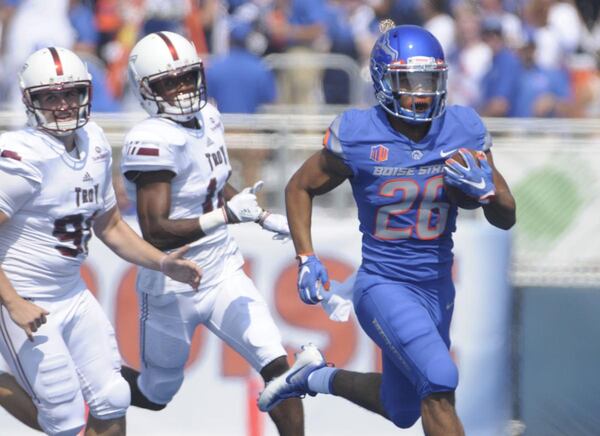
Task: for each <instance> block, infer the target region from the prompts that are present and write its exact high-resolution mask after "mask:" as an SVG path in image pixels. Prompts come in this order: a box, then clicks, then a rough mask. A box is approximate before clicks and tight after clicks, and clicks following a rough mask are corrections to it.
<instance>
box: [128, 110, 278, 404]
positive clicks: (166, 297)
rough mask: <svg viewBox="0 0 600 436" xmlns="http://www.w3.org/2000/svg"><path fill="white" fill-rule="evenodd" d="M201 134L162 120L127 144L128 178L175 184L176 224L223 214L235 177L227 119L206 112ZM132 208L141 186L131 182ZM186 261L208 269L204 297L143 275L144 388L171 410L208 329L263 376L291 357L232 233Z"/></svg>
mask: <svg viewBox="0 0 600 436" xmlns="http://www.w3.org/2000/svg"><path fill="white" fill-rule="evenodd" d="M197 119H198V122H199V124H200V126H201V128H200V129H188V128H185V127H183V126H181V125H180V124H178V123H176V122H174V121H171V120H168V119H165V118H159V117H151V118H148V119H146V120H144V121H142V122H140V123H139V124H137V125H136V126H135V127H134V128H133V129H132V130H131V131H130V132H129V133H128V135H127V136H126V138H125V147H124V149H123V155H122V158H121V170H122V172H123V173H124V174H125V173H127V172H128V171H134V172H135V171H142V172H147V171H159V170H168V171H171V172H172V173H174V174H175V176H174V177H173V178H172V179H171V211H170V215H169V217H170V219H186V218H196V217H199V216H200V215H202V214H203V213H207V212H210V211H211V210H213V209H214V208H217V207H221V206H223V196H222V194H221V192H222V190H223V188H224V187H225V184H226V183H227V179H228V178H229V175H230V173H231V165H230V162H229V157H228V155H227V149H226V147H225V137H224V129H223V124H222V122H221V116H220V114H219V112H218V111H217V109H216V108H215V107H214V106H212V105H210V104H207V105H206V106H205V107H204V108H203V109H202V110H201V112H200V113H198V115H197ZM126 186H127V192H128V194H129V196H130V198H131V200H133V201H135V200H136V193H135V192H136V187H135V183H133V182H130V181H126ZM190 245H191V248H190V250H189V251H188V252H187V253H186V258H189V259H190V260H193V261H194V262H196V263H198V265H199V266H200V267H201V268H202V280H201V283H200V289H199V292H196V291H193V290H192V289H191V288H190V287H189V285H185V284H181V283H178V282H174V281H172V280H171V279H169V278H167V277H164V276H162V275H159V274H156V273H155V272H154V271H149V270H145V269H140V271H139V273H138V280H137V288H138V291H139V292H140V298H139V302H140V306H141V307H140V313H141V314H142V315H141V332H140V336H141V338H140V340H141V344H140V345H141V346H140V349H141V360H142V362H143V367H142V374H141V376H140V378H139V379H138V385H139V387H140V389H141V390H142V392H143V393H144V394H145V395H146V397H148V398H149V399H150V400H152V401H154V402H156V403H160V404H166V403H168V402H169V401H170V400H171V398H172V397H173V395H174V394H175V393H176V392H177V390H178V389H179V387H180V386H181V383H182V382H183V369H184V364H185V361H186V359H187V356H188V354H189V347H190V341H191V338H192V334H193V331H194V329H195V328H196V327H197V326H198V325H199V324H204V325H206V326H207V327H208V328H209V329H210V330H211V331H213V332H214V333H215V334H216V335H217V336H219V337H220V338H221V339H223V340H224V341H225V342H226V343H227V344H229V345H230V346H231V347H233V348H234V349H235V350H236V351H238V352H239V353H240V354H241V355H242V356H244V357H245V358H246V360H247V361H248V362H249V363H250V364H251V365H252V366H253V367H254V368H255V369H256V370H257V371H260V370H261V369H262V368H264V366H266V365H267V364H268V363H270V362H272V361H273V360H275V359H276V358H278V357H280V356H283V355H285V354H286V353H285V350H284V348H283V347H282V345H281V336H280V334H279V330H278V329H277V326H276V325H275V323H274V321H273V319H272V317H271V315H270V313H269V309H268V306H267V304H266V302H265V300H264V298H263V297H262V295H261V294H260V293H259V292H258V290H257V289H256V287H255V286H254V284H253V283H252V281H251V280H250V279H249V278H248V277H247V276H246V275H245V274H244V272H243V270H242V266H243V258H242V256H241V254H240V251H239V248H238V246H237V244H236V242H235V240H234V239H233V238H232V237H231V236H230V234H229V231H228V230H227V227H226V226H224V227H223V228H221V229H218V230H217V231H215V232H213V233H211V234H210V235H208V236H205V237H203V238H201V239H199V240H197V241H195V242H193V243H191V244H190Z"/></svg>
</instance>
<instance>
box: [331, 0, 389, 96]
mask: <svg viewBox="0 0 600 436" xmlns="http://www.w3.org/2000/svg"><path fill="white" fill-rule="evenodd" d="M374 20H375V12H374V11H373V8H371V7H370V6H369V5H367V4H364V3H363V2H362V1H359V0H330V1H329V2H328V4H327V8H326V14H325V24H326V28H327V36H328V38H329V42H330V49H329V51H330V52H331V53H338V54H343V55H346V56H349V57H351V58H352V59H354V60H355V61H357V62H358V63H362V62H363V60H365V59H368V56H369V53H370V51H371V48H372V46H373V43H374V42H375V39H376V38H377V36H378V35H375V34H374V33H373V32H372V31H371V28H372V24H373V22H374ZM323 94H324V97H325V103H328V104H350V103H355V102H351V101H350V95H351V92H350V78H349V76H348V73H347V72H345V71H343V70H341V69H338V68H336V69H327V70H325V72H324V74H323Z"/></svg>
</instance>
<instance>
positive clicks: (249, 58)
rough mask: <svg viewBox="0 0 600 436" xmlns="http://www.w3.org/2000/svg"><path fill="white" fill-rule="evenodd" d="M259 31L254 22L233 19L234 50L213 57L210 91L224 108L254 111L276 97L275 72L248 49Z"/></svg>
mask: <svg viewBox="0 0 600 436" xmlns="http://www.w3.org/2000/svg"><path fill="white" fill-rule="evenodd" d="M255 32H256V31H255V29H254V28H253V25H252V22H248V21H242V20H240V19H233V20H232V23H231V31H230V52H229V53H228V54H227V55H225V56H222V57H219V58H216V59H213V60H212V61H211V63H210V66H209V67H208V69H207V71H206V82H207V90H208V95H209V96H210V97H211V98H213V99H214V100H215V101H216V105H217V108H218V109H219V110H220V111H221V112H225V113H228V112H229V113H254V112H256V110H257V108H258V107H259V106H260V105H262V104H266V103H271V102H273V101H274V100H275V95H276V92H275V77H274V76H273V73H272V72H271V71H270V70H269V69H268V68H267V67H266V65H265V64H264V63H263V62H262V60H261V59H260V57H258V56H257V55H256V54H255V53H252V52H251V51H250V50H249V49H248V47H249V45H250V44H252V38H253V37H254V38H256V37H257V35H255ZM263 48H264V45H263Z"/></svg>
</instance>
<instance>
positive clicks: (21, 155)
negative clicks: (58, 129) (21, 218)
mask: <svg viewBox="0 0 600 436" xmlns="http://www.w3.org/2000/svg"><path fill="white" fill-rule="evenodd" d="M39 164H40V162H39V160H38V159H37V158H36V157H35V156H32V155H31V154H30V153H27V148H25V147H22V145H21V144H20V142H19V140H18V139H17V138H15V137H14V136H13V135H11V134H6V133H5V134H3V135H1V136H0V211H2V212H4V213H5V214H6V215H7V216H9V217H10V216H12V215H13V214H14V213H15V212H16V211H17V210H19V209H20V208H21V207H22V206H23V204H25V203H26V202H27V201H28V200H29V199H30V198H31V196H32V195H33V194H34V193H35V192H36V190H37V188H38V187H39V185H40V183H41V182H42V170H41V168H40V165H39Z"/></svg>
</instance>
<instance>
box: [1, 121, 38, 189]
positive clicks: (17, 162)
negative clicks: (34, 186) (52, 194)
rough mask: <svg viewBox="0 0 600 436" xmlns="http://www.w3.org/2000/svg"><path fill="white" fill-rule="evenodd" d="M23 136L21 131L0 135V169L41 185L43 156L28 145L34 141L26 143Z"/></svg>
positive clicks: (32, 139)
mask: <svg viewBox="0 0 600 436" xmlns="http://www.w3.org/2000/svg"><path fill="white" fill-rule="evenodd" d="M25 135H26V134H25V133H23V132H22V131H16V132H7V133H4V134H2V135H0V169H3V170H5V171H8V172H10V173H12V174H17V175H20V176H22V177H25V178H27V179H29V180H31V181H33V182H35V183H42V180H43V166H44V156H42V155H41V154H40V153H38V152H37V150H36V148H35V147H32V145H31V144H30V142H33V141H36V139H35V138H30V141H27V142H26V141H25V139H26V136H25Z"/></svg>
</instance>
